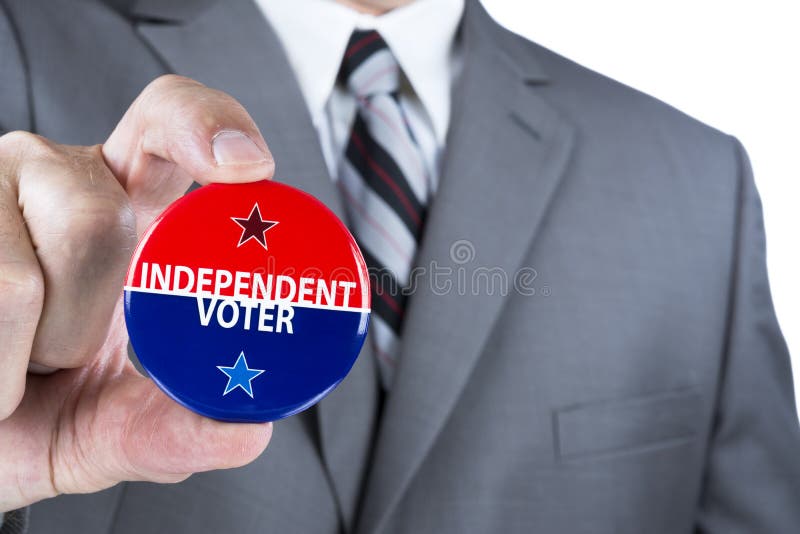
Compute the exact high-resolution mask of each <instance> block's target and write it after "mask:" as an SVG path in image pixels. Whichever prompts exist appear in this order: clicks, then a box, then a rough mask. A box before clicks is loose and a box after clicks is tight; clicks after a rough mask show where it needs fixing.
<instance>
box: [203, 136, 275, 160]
mask: <svg viewBox="0 0 800 534" xmlns="http://www.w3.org/2000/svg"><path fill="white" fill-rule="evenodd" d="M211 152H212V153H213V154H214V159H215V160H216V162H217V165H247V164H252V163H260V162H262V161H266V160H267V155H266V154H265V153H264V151H263V150H261V149H260V148H259V147H258V145H256V144H255V142H254V141H253V140H252V139H250V137H248V136H247V135H245V134H243V133H242V132H237V131H235V130H226V131H223V132H219V133H218V134H217V135H215V136H214V139H212V140H211Z"/></svg>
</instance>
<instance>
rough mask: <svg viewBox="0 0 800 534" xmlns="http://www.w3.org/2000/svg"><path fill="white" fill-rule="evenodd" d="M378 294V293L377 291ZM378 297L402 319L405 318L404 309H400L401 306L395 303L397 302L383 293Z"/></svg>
mask: <svg viewBox="0 0 800 534" xmlns="http://www.w3.org/2000/svg"><path fill="white" fill-rule="evenodd" d="M376 293H378V292H377V291H376ZM378 295H379V296H380V297H381V298H382V299H383V300H384V301H385V302H386V304H388V305H389V307H390V308H391V309H392V310H394V312H395V313H396V314H397V315H399V316H400V317H401V318H402V317H403V308H401V307H400V304H398V303H397V302H395V300H394V299H393V298H392V297H391V296H390V295H389V294H388V293H387V292H386V291H381V292H380V293H378Z"/></svg>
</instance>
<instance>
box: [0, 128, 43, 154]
mask: <svg viewBox="0 0 800 534" xmlns="http://www.w3.org/2000/svg"><path fill="white" fill-rule="evenodd" d="M53 151H54V144H53V143H52V142H50V141H48V140H47V139H46V138H44V137H42V136H41V135H36V134H34V133H31V132H26V131H24V130H14V131H12V132H8V133H7V134H5V135H3V136H0V154H2V155H3V156H8V155H11V154H16V155H20V156H22V155H25V154H32V155H41V154H50V153H52V152H53Z"/></svg>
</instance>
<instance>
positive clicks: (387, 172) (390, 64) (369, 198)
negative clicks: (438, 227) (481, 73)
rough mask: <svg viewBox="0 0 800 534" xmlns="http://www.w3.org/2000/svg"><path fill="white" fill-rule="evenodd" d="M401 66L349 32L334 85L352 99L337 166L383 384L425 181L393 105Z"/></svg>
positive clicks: (391, 363)
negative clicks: (367, 288) (363, 267)
mask: <svg viewBox="0 0 800 534" xmlns="http://www.w3.org/2000/svg"><path fill="white" fill-rule="evenodd" d="M400 79H401V77H400V68H399V66H398V64H397V61H396V60H395V58H394V56H393V55H392V53H391V51H390V50H389V48H388V46H387V45H386V43H385V42H384V40H383V38H381V36H380V35H379V34H378V33H377V32H375V31H356V32H354V33H353V36H352V37H351V39H350V42H349V43H348V46H347V50H346V52H345V57H344V59H343V61H342V67H341V70H340V73H339V81H340V82H341V83H342V84H344V85H345V86H346V87H347V88H348V89H349V91H350V92H351V93H352V94H353V96H354V97H355V99H356V102H357V111H356V116H355V119H354V121H353V127H352V130H351V132H350V137H349V139H348V141H347V146H346V148H345V152H344V157H343V158H342V160H341V167H340V169H339V175H338V184H339V187H340V189H341V191H342V194H343V196H344V197H345V200H346V204H347V207H348V215H349V218H350V226H351V230H352V232H353V235H354V236H355V238H356V240H357V241H358V243H359V246H360V247H361V251H362V252H363V254H364V258H365V260H366V262H367V266H368V267H369V269H370V281H371V285H372V310H373V313H372V319H371V328H372V332H373V340H374V344H375V347H374V348H375V353H376V354H377V356H378V363H379V367H380V370H381V377H382V380H383V383H384V386H385V387H386V388H387V389H388V388H389V387H390V385H391V380H392V377H393V372H394V367H395V358H396V356H397V347H398V339H399V335H400V332H401V328H402V324H403V313H404V311H405V305H406V300H407V298H408V288H409V284H410V274H411V269H412V266H413V262H414V258H415V256H416V252H417V246H418V243H419V239H420V237H421V235H422V229H423V225H424V222H425V211H426V206H427V204H428V201H429V197H430V194H431V181H430V177H429V175H428V172H427V170H426V165H425V161H424V158H423V155H422V152H421V151H420V148H419V146H418V145H417V143H416V141H415V139H414V136H413V134H412V131H411V129H410V127H409V125H408V121H407V120H406V117H405V114H404V111H403V107H402V105H401V102H400V97H399V88H400Z"/></svg>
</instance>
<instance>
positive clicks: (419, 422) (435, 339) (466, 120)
mask: <svg viewBox="0 0 800 534" xmlns="http://www.w3.org/2000/svg"><path fill="white" fill-rule="evenodd" d="M464 17H465V19H464V23H463V26H462V35H461V37H462V45H463V47H464V58H465V62H464V70H463V72H462V77H461V80H460V82H459V83H458V84H457V89H456V93H455V95H454V100H453V113H452V117H453V123H452V125H451V128H450V131H449V134H448V141H447V154H446V156H445V162H444V169H443V176H442V180H441V181H440V186H439V190H438V191H437V193H436V196H435V198H434V201H433V205H432V207H431V212H430V214H429V219H428V221H427V223H426V231H425V236H424V239H423V243H422V247H421V249H420V257H419V260H418V266H420V267H421V268H423V269H424V272H423V273H422V276H421V277H420V278H419V279H418V281H417V282H418V283H417V290H416V292H415V293H414V295H413V296H412V298H411V299H410V304H409V308H408V309H407V314H406V319H405V325H404V331H403V333H402V339H403V341H402V347H401V351H400V355H399V357H398V368H397V369H396V374H395V383H394V385H393V387H392V391H391V393H390V395H389V399H388V403H387V406H386V410H385V412H384V417H383V419H382V421H383V422H382V426H381V429H380V431H379V434H378V438H377V444H376V451H375V456H374V460H373V463H372V471H371V473H370V475H369V478H368V481H367V486H366V493H365V501H364V509H363V511H362V515H361V517H360V522H359V525H358V527H359V532H363V533H373V532H379V531H380V530H381V528H382V527H383V525H384V524H385V522H386V520H387V519H388V518H389V516H390V514H391V512H392V510H393V509H394V508H395V506H396V505H397V504H398V502H399V501H400V499H401V498H402V495H403V492H404V491H405V490H406V488H407V487H408V485H409V483H410V481H411V480H412V477H413V476H414V473H415V472H416V470H417V469H418V468H419V466H420V464H421V463H422V462H423V460H424V459H425V456H426V454H427V453H428V451H429V450H430V448H431V446H432V445H433V443H434V440H435V439H436V436H437V434H438V433H439V431H440V430H441V429H442V426H443V425H444V424H445V422H446V419H447V417H448V415H449V414H450V412H451V411H452V409H453V407H454V405H455V403H456V401H457V399H458V397H459V394H460V393H461V391H462V389H463V388H464V387H465V385H466V384H467V381H468V380H469V378H470V374H471V370H472V368H473V366H474V365H475V362H476V360H477V359H478V356H479V355H480V354H481V353H482V352H483V350H484V346H485V343H486V341H487V337H488V335H489V333H490V332H491V330H492V327H493V325H494V323H495V321H496V319H497V317H498V315H499V313H500V311H501V309H502V307H503V303H504V300H505V296H504V295H503V294H501V292H500V291H494V292H488V291H486V290H483V291H481V292H479V293H480V294H473V290H472V287H471V284H472V280H473V276H474V273H475V272H476V269H480V268H485V267H490V268H499V269H500V270H502V272H505V273H507V275H508V277H509V284H511V283H512V281H513V278H512V277H513V274H514V272H515V271H517V270H518V269H519V267H521V264H522V262H523V259H524V256H525V254H526V251H527V250H528V249H529V248H530V246H531V243H532V240H533V238H534V236H535V234H536V232H537V228H538V227H539V225H540V222H541V220H542V217H543V216H544V214H545V212H546V209H547V206H548V203H549V202H550V199H551V197H552V195H553V192H554V191H555V189H556V186H557V184H558V182H559V179H560V177H561V175H562V171H563V167H564V165H565V163H566V161H567V160H568V157H569V153H570V148H571V145H572V130H571V127H570V126H569V125H568V124H567V123H566V122H565V121H563V120H562V119H561V118H560V117H559V116H558V114H557V112H556V111H555V110H554V109H553V108H551V107H550V106H549V105H548V104H547V103H546V102H545V101H544V100H543V99H542V98H541V97H540V96H539V95H538V94H537V88H536V87H535V86H536V85H537V84H540V83H544V82H545V81H546V79H545V76H544V74H543V73H542V72H541V70H540V69H539V67H538V65H537V64H536V62H535V59H534V58H533V57H532V54H531V51H530V49H529V48H528V46H527V45H523V42H522V41H521V39H520V38H518V37H516V36H513V35H511V34H510V33H507V32H505V31H504V30H502V29H500V28H499V27H498V26H497V25H496V24H495V23H494V22H493V21H492V20H491V19H490V18H489V16H488V15H487V14H486V12H485V11H484V10H483V8H481V6H480V5H479V4H478V2H477V1H471V2H468V4H467V9H466V11H465V15H464ZM447 269H449V270H450V271H449V272H450V274H449V275H448V274H445V275H444V276H442V273H446V272H447ZM433 271H438V272H439V275H438V276H434V273H433ZM460 273H463V275H462V274H460ZM459 280H464V281H466V287H459V284H460V281H459ZM512 290H513V286H512ZM475 379H476V380H480V377H475Z"/></svg>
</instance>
